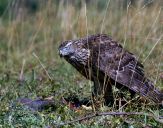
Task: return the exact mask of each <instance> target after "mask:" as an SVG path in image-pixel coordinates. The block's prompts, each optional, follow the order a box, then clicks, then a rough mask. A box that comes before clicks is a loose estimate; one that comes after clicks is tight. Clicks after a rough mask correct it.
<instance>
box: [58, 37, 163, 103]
mask: <svg viewBox="0 0 163 128" xmlns="http://www.w3.org/2000/svg"><path fill="white" fill-rule="evenodd" d="M59 54H60V56H61V57H64V58H65V59H66V61H68V62H69V63H70V64H71V65H73V67H75V68H76V69H77V70H78V71H79V72H80V73H81V74H82V75H83V76H85V77H86V78H87V79H90V80H91V81H93V82H94V90H93V96H98V95H102V96H103V98H104V101H105V103H106V104H109V102H110V101H113V100H114V99H113V93H112V86H116V87H117V88H118V89H122V88H127V89H128V90H129V91H130V92H131V94H134V93H138V94H139V95H141V96H144V97H147V98H149V99H151V100H152V101H154V102H155V103H157V104H161V102H162V101H163V93H161V91H159V90H158V89H157V88H156V87H155V86H154V84H153V83H152V82H151V81H150V80H149V79H148V78H147V77H146V76H145V74H144V68H143V65H142V64H141V63H140V62H139V61H138V59H137V58H136V56H135V55H134V54H132V53H130V52H129V51H127V50H125V49H124V48H123V47H122V46H121V45H120V43H118V42H117V41H115V40H113V39H112V38H111V37H110V36H108V35H106V34H95V35H90V36H87V37H84V38H81V39H76V40H68V41H64V42H62V43H61V45H60V46H59Z"/></svg>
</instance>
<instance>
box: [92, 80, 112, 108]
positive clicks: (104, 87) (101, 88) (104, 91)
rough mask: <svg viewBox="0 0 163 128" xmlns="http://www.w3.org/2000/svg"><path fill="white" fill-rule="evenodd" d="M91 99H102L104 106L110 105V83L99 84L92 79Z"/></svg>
mask: <svg viewBox="0 0 163 128" xmlns="http://www.w3.org/2000/svg"><path fill="white" fill-rule="evenodd" d="M92 96H93V99H95V97H96V98H97V99H99V98H100V100H101V99H104V104H105V105H112V104H113V103H114V98H113V93H112V86H111V84H110V83H108V82H105V84H104V83H101V82H100V81H99V80H98V79H94V88H93V92H92Z"/></svg>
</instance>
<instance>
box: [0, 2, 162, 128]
mask: <svg viewBox="0 0 163 128" xmlns="http://www.w3.org/2000/svg"><path fill="white" fill-rule="evenodd" d="M96 2H97V1H96ZM96 2H92V6H91V4H89V5H87V7H86V6H85V4H84V3H83V4H82V5H81V8H79V7H76V6H73V5H71V4H67V5H64V4H62V2H60V4H59V6H57V5H55V4H52V3H51V1H49V2H48V4H47V5H46V6H45V7H44V8H41V9H40V11H38V12H37V13H36V14H35V15H25V16H24V17H22V18H20V19H16V20H12V21H11V20H6V19H5V20H4V19H3V17H1V19H0V60H1V61H0V102H1V104H0V127H48V126H50V127H55V124H54V122H55V123H56V122H57V123H60V122H64V121H67V120H73V119H75V118H77V117H78V116H82V115H84V114H86V113H89V112H90V111H86V110H83V109H81V110H80V111H79V112H78V111H74V110H71V109H69V107H68V106H66V105H63V104H62V105H61V104H59V103H60V99H61V97H62V96H67V95H69V94H71V93H75V94H76V95H78V96H79V97H89V96H90V95H91V84H92V83H91V82H90V81H88V80H86V79H85V78H84V77H82V76H81V75H80V74H79V73H78V72H77V71H76V70H75V69H74V68H72V66H71V65H69V64H68V63H67V62H65V61H64V60H63V59H60V57H59V56H58V50H57V49H58V46H59V44H60V43H61V42H62V41H64V40H68V39H72V38H80V37H82V36H86V35H87V33H88V34H94V33H100V32H101V26H102V25H103V27H102V29H103V30H102V32H103V33H106V34H109V35H111V36H112V37H113V38H114V39H115V40H118V41H120V42H121V44H122V45H124V43H125V45H124V47H125V48H126V49H128V50H129V51H131V52H133V53H135V54H136V55H137V56H139V57H140V60H142V62H143V60H144V59H145V58H146V57H147V56H148V54H149V53H150V50H151V49H152V48H153V46H154V45H155V43H156V42H157V40H158V39H159V38H160V37H161V36H162V34H163V22H162V20H163V15H162V14H163V13H162V8H161V6H160V5H159V4H158V3H157V2H156V4H154V5H152V6H147V5H146V6H143V5H137V6H133V5H131V6H129V7H128V9H126V8H123V7H122V6H121V5H120V6H119V5H118V4H114V2H113V1H110V3H109V7H108V8H107V10H106V6H104V7H103V8H101V9H99V8H98V4H97V3H96ZM105 12H106V13H105ZM105 14H106V15H105ZM104 16H105V19H104ZM162 42H163V38H161V39H160V41H159V43H158V44H157V45H156V47H155V48H154V50H153V51H152V53H151V54H150V55H149V57H148V58H147V60H146V61H145V62H144V65H145V71H146V75H147V76H148V77H149V78H150V79H151V80H153V81H155V80H157V81H156V86H157V87H159V88H163V83H162V80H161V79H160V78H159V75H160V73H162V72H163V63H162V62H163V56H162V53H161V52H162V49H163V43H162ZM141 51H142V52H141ZM33 53H35V54H36V55H37V56H38V58H39V60H40V61H41V63H42V64H43V65H44V66H45V69H46V71H47V72H48V73H49V75H50V77H51V78H52V81H50V80H49V76H48V75H47V74H46V72H45V70H44V69H43V67H42V65H41V64H40V62H39V61H38V59H37V58H36V57H35V56H34V55H33ZM140 53H141V54H140ZM21 72H22V73H21ZM54 94H55V98H54V100H55V102H56V103H58V104H57V109H56V110H55V111H51V112H46V111H43V112H32V111H29V110H28V109H27V108H25V107H23V106H21V105H18V104H16V103H15V100H16V99H18V98H20V97H28V98H31V99H36V98H37V97H48V96H50V95H54ZM151 104H152V102H149V103H148V104H145V103H139V98H138V96H137V98H136V100H135V102H131V103H130V104H129V105H127V107H124V108H123V109H122V110H121V111H131V112H132V111H138V112H139V111H143V112H152V113H154V114H155V115H163V111H162V109H160V108H158V107H157V106H155V107H151ZM100 111H117V109H116V108H112V107H102V108H100ZM90 125H91V126H92V127H107V126H110V127H121V126H122V127H144V126H145V125H149V126H153V127H161V126H162V124H161V123H159V122H158V121H156V120H154V119H153V118H150V117H146V116H101V117H96V118H93V119H90V120H86V121H82V122H81V123H78V122H77V123H75V124H74V125H73V127H83V128H85V127H90ZM65 127H72V126H68V125H67V126H65Z"/></svg>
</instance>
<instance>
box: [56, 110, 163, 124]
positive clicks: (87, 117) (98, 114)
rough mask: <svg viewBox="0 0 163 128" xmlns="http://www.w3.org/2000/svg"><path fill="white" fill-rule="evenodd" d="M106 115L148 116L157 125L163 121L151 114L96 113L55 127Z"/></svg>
mask: <svg viewBox="0 0 163 128" xmlns="http://www.w3.org/2000/svg"><path fill="white" fill-rule="evenodd" d="M108 115H112V116H120V115H124V116H130V115H142V116H148V117H152V118H154V119H155V120H156V121H157V122H159V123H163V119H162V118H161V117H156V116H155V115H153V114H151V113H144V112H99V113H98V112H97V113H94V114H92V115H88V116H85V117H80V118H78V119H75V120H72V121H67V122H62V123H60V124H57V123H55V125H57V126H63V125H68V124H73V123H76V122H79V121H82V120H88V119H90V118H94V117H97V116H108Z"/></svg>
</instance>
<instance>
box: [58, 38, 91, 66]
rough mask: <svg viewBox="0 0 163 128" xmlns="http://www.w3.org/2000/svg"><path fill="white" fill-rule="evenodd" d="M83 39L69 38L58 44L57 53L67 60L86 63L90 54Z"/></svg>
mask: <svg viewBox="0 0 163 128" xmlns="http://www.w3.org/2000/svg"><path fill="white" fill-rule="evenodd" d="M86 44H87V43H86V42H85V40H82V39H81V40H69V41H65V42H62V43H61V45H60V46H59V55H60V56H61V57H64V58H65V59H66V60H67V61H68V62H70V63H71V62H75V63H78V64H83V65H86V64H87V62H88V59H89V56H90V50H89V49H88V47H87V45H86Z"/></svg>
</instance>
